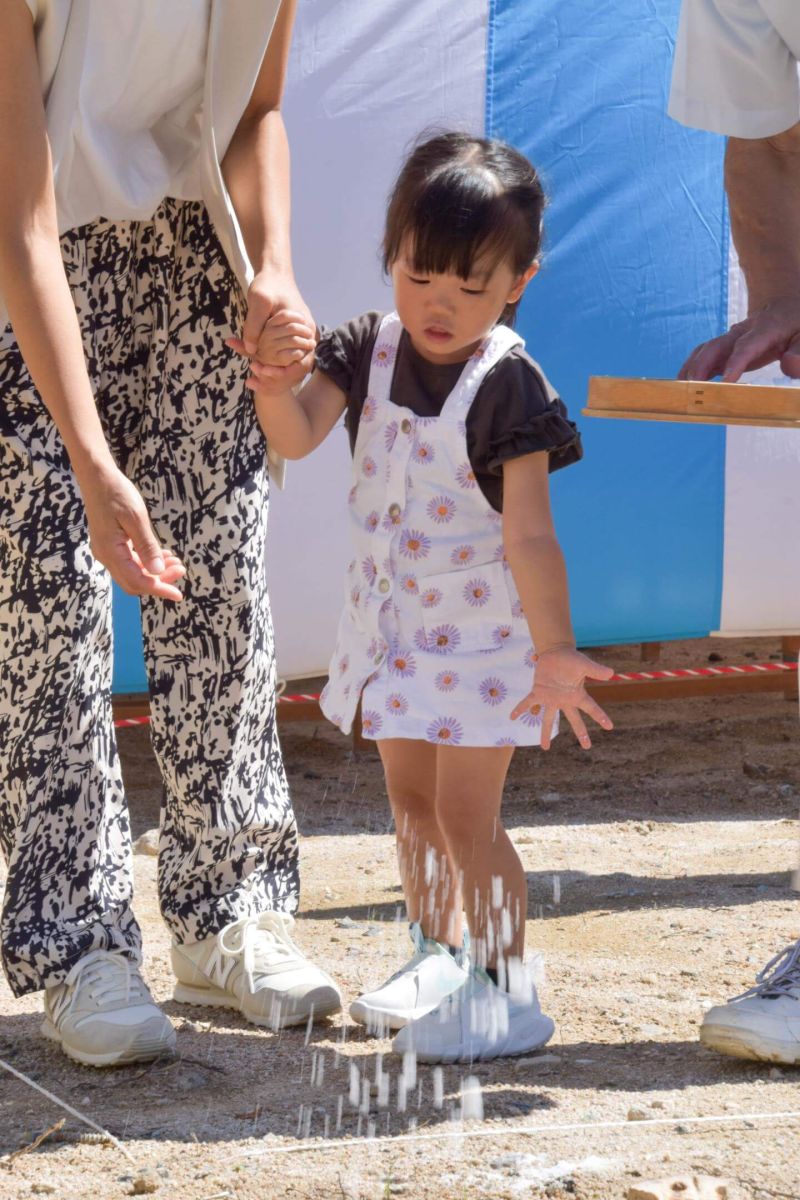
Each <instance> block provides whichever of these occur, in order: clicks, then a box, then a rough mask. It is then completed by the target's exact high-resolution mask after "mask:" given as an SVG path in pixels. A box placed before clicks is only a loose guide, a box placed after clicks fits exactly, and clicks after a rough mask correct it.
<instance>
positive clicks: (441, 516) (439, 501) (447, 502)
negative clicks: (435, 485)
mask: <svg viewBox="0 0 800 1200" xmlns="http://www.w3.org/2000/svg"><path fill="white" fill-rule="evenodd" d="M427 513H428V516H429V517H430V518H431V520H432V521H435V522H436V524H437V525H446V524H447V522H448V521H452V519H453V517H454V516H455V515H456V502H455V500H451V498H450V497H449V496H434V498H433V499H432V500H430V501H429V502H428V508H427Z"/></svg>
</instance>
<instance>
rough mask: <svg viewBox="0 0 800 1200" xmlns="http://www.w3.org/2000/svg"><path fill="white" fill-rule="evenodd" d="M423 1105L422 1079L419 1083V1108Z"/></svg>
mask: <svg viewBox="0 0 800 1200" xmlns="http://www.w3.org/2000/svg"><path fill="white" fill-rule="evenodd" d="M421 1107H422V1080H421V1079H420V1081H419V1083H418V1084H417V1108H421Z"/></svg>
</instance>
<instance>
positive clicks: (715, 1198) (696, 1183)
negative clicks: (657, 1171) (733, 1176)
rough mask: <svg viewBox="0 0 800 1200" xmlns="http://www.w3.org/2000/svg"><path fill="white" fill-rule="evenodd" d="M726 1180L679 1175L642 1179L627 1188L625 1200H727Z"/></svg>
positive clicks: (728, 1185)
mask: <svg viewBox="0 0 800 1200" xmlns="http://www.w3.org/2000/svg"><path fill="white" fill-rule="evenodd" d="M730 1194H731V1193H730V1184H729V1182H728V1180H727V1179H717V1178H714V1177H712V1176H711V1175H679V1176H674V1177H673V1178H672V1179H643V1180H642V1181H641V1183H635V1184H633V1185H632V1186H631V1187H629V1188H628V1191H627V1193H626V1196H627V1200H728V1197H729V1196H730Z"/></svg>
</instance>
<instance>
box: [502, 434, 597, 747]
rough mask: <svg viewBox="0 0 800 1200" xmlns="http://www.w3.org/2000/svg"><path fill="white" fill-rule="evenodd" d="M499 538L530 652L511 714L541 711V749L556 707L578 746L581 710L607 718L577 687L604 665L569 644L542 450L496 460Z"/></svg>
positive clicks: (582, 733) (586, 743)
mask: <svg viewBox="0 0 800 1200" xmlns="http://www.w3.org/2000/svg"><path fill="white" fill-rule="evenodd" d="M503 541H504V544H505V551H506V557H507V559H508V563H509V566H510V567H511V573H512V575H513V576H514V582H515V583H516V585H517V591H518V592H519V596H520V601H521V603H522V607H523V610H524V612H525V616H526V618H527V621H528V626H529V628H530V631H531V638H532V640H533V643H534V646H535V647H536V652H537V662H536V674H535V680H534V686H533V688H532V690H531V691H530V692H529V693H528V695H527V696H526V697H525V698H524V700H521V701H520V703H519V704H518V705H517V707H516V708H515V709H514V711H513V712H512V714H511V715H512V718H515V719H516V718H517V717H519V716H521V715H522V713H523V712H525V711H526V710H533V711H535V712H539V711H542V748H543V749H544V750H547V749H548V748H549V746H550V736H551V733H552V727H553V722H554V720H555V717H556V714H557V713H558V711H559V709H561V710H562V711H563V713H564V715H565V716H566V718H567V720H568V721H569V723H570V725H571V726H572V728H573V730H574V731H575V736H576V737H577V738H578V741H579V742H580V744H581V746H583V747H584V749H587V750H588V749H589V747H590V746H591V739H590V738H589V734H588V732H587V730H586V725H585V724H584V721H583V718H582V716H581V713H582V712H583V713H586V714H587V715H588V716H590V717H592V718H593V719H594V720H595V721H597V723H598V724H599V725H601V726H602V728H603V729H611V728H612V724H611V721H610V719H609V718H608V717H607V716H606V714H605V713H604V712H603V710H602V709H601V708H600V706H599V704H597V703H596V701H594V700H592V698H591V696H589V695H588V694H587V692H586V689H585V687H584V680H585V679H587V678H589V679H608V678H610V676H611V675H612V674H613V671H612V669H611V668H610V667H603V666H601V665H600V664H599V663H595V662H592V660H591V659H590V658H587V657H586V655H585V654H581V653H580V651H578V650H577V649H576V648H575V635H574V633H573V631H572V621H571V619H570V611H569V586H568V583H567V571H566V566H565V563H564V556H563V554H562V552H561V547H560V546H559V544H558V539H557V538H556V534H555V530H554V528H553V518H552V515H551V512H550V489H549V482H548V455H547V453H546V452H539V453H536V454H526V455H523V456H522V457H521V458H515V459H511V460H510V461H509V462H507V463H505V464H504V465H503Z"/></svg>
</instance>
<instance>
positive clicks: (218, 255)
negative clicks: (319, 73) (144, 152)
mask: <svg viewBox="0 0 800 1200" xmlns="http://www.w3.org/2000/svg"><path fill="white" fill-rule="evenodd" d="M62 251H63V256H64V263H65V266H66V270H67V274H68V277H69V281H70V285H71V287H72V292H73V296H74V300H75V304H76V307H77V310H78V315H79V319H80V323H81V328H82V331H83V338H84V348H85V353H86V358H87V362H88V365H89V372H90V376H91V379H92V381H93V384H94V389H95V395H96V399H97V406H98V410H99V412H100V415H101V418H102V421H103V425H104V428H105V431H106V435H107V437H108V440H109V444H110V445H111V448H112V451H113V453H114V456H115V458H116V461H117V463H118V464H119V466H120V467H121V468H122V470H123V471H125V473H126V474H127V475H128V477H129V478H130V479H132V480H133V481H134V483H135V484H136V485H137V487H138V488H139V489H140V491H141V493H142V495H143V497H144V500H145V503H146V504H147V507H148V511H149V513H150V517H151V520H152V522H153V526H154V528H155V530H156V533H157V535H158V536H159V538H160V539H161V541H162V543H163V545H165V546H166V547H168V548H169V549H172V550H173V551H174V552H175V553H176V554H178V555H179V556H180V557H181V558H182V559H183V561H184V563H185V564H186V567H187V569H188V570H187V575H186V578H185V580H184V583H183V584H182V585H181V586H182V589H183V592H184V600H183V602H182V603H180V604H172V603H170V602H169V601H163V600H158V599H152V598H147V599H145V600H144V601H143V603H142V620H143V627H144V641H145V655H146V661H147V669H148V674H149V680H150V690H151V696H152V734H153V744H154V748H155V752H156V755H157V757H158V761H159V764H160V767H161V771H162V773H163V777H164V796H165V799H164V805H163V809H162V841H161V854H160V861H159V886H160V895H161V907H162V912H163V914H164V917H165V919H166V921H167V923H168V925H169V927H170V929H171V930H172V933H173V934H174V936H175V937H176V938H177V939H178V940H179V941H193V940H198V939H201V938H204V937H207V936H209V935H211V934H213V933H215V932H217V931H218V930H219V929H221V928H222V927H223V926H224V925H226V924H227V923H229V922H230V921H233V920H236V919H237V918H239V917H241V916H244V915H250V914H255V913H258V912H263V911H264V910H266V909H279V910H282V911H293V910H294V909H295V908H296V907H297V898H298V867H297V832H296V826H295V821H294V815H293V813H292V809H291V804H290V801H289V796H288V789H287V784H286V776H285V773H284V769H283V762H282V759H281V752H280V746H279V743H278V736H277V731H276V725H275V686H274V685H275V660H274V645H273V633H272V623H271V618H270V612H269V603H268V598H267V589H266V579H265V569H264V552H263V547H264V535H265V527H266V518H267V496H268V480H267V468H266V458H265V447H264V440H263V434H262V433H261V430H260V428H259V426H258V424H257V422H256V420H255V416H254V410H253V405H252V401H251V399H250V396H249V394H248V392H247V391H246V390H245V388H244V386H243V383H244V378H245V376H244V372H243V368H242V363H241V360H240V359H238V358H237V357H236V356H235V355H233V354H232V353H231V351H229V350H228V349H227V347H226V346H225V345H224V339H225V338H226V337H227V336H230V334H231V333H232V332H234V331H237V330H239V329H240V328H241V322H242V316H243V298H242V294H241V290H240V289H239V287H238V285H237V283H236V280H235V278H234V277H233V275H232V273H231V271H230V269H229V268H228V266H227V263H226V261H225V259H224V256H223V253H222V250H221V249H220V247H219V244H218V242H217V239H216V236H215V234H214V232H213V229H212V228H211V226H210V223H209V221H208V218H207V215H206V213H205V210H204V208H203V206H202V205H199V204H189V203H182V202H177V201H171V200H168V201H165V202H164V204H163V205H162V206H161V208H160V209H159V210H158V212H157V213H156V215H155V217H154V218H153V219H152V220H151V221H146V222H145V221H142V222H139V221H135V222H119V223H111V222H103V221H99V222H96V223H94V224H92V225H90V226H87V227H85V228H83V229H79V230H76V231H73V232H71V233H69V234H66V235H65V237H64V238H63V239H62ZM111 654H112V642H111V591H110V580H109V576H108V573H107V572H106V571H105V569H104V568H103V567H102V566H100V564H99V563H97V562H96V561H95V560H94V559H93V558H92V555H91V553H90V551H89V546H88V542H87V533H86V523H85V518H84V513H83V507H82V504H81V500H80V496H79V494H78V491H77V488H76V484H75V480H74V477H73V475H72V472H71V470H70V467H69V463H68V461H67V458H66V455H65V452H64V448H63V445H62V442H61V439H60V436H59V434H58V432H57V430H56V428H55V426H54V424H53V422H52V420H51V419H50V417H49V416H48V414H47V412H46V410H45V408H44V406H43V405H42V403H41V400H40V399H39V396H38V394H37V392H36V391H35V389H34V387H33V385H32V383H31V380H30V377H29V375H28V373H27V371H26V369H25V365H24V363H23V361H22V359H21V357H20V354H19V351H18V349H17V347H16V345H15V342H14V339H13V335H12V334H11V332H10V330H8V329H7V330H6V331H5V333H3V332H2V331H0V846H1V847H2V850H3V853H4V856H5V859H6V864H7V868H8V871H7V878H6V884H5V894H4V904H3V911H2V927H1V932H2V955H3V965H4V967H5V971H6V974H7V976H8V979H9V982H10V985H11V987H12V989H13V991H14V992H15V994H17V995H21V994H23V993H25V992H28V991H35V990H36V989H38V988H41V987H43V986H45V985H48V984H52V983H57V982H58V981H59V980H61V979H62V978H63V977H64V975H65V974H66V972H67V971H68V970H69V968H70V967H71V966H72V965H73V964H74V963H75V962H76V961H77V960H78V959H79V958H80V957H82V956H83V955H84V954H86V953H88V952H89V951H90V950H92V949H95V948H98V947H102V948H109V949H114V948H122V949H126V950H128V951H129V952H130V954H131V955H132V957H134V958H138V956H139V954H140V934H139V930H138V927H137V924H136V920H135V917H134V915H133V912H132V910H131V882H132V871H131V847H130V823H129V819H128V814H127V810H126V806H125V798H124V795H123V788H122V781H121V776H120V768H119V757H118V754H117V748H116V744H115V740H114V731H113V726H112V721H111V695H110V685H111Z"/></svg>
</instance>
